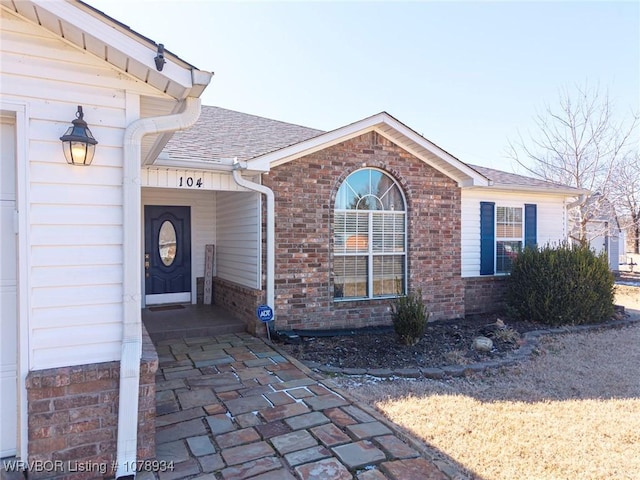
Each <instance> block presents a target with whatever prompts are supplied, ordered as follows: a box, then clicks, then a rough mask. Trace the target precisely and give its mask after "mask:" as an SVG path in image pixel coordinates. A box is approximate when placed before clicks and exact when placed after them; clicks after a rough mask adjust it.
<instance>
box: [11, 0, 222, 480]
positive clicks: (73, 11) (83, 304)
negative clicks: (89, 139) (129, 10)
mask: <svg viewBox="0 0 640 480" xmlns="http://www.w3.org/2000/svg"><path fill="white" fill-rule="evenodd" d="M0 9H1V10H0V15H1V17H0V55H1V72H0V88H1V93H2V97H1V99H0V118H1V119H2V122H1V125H2V137H1V140H2V143H1V146H2V162H1V164H0V167H1V171H0V178H1V182H0V206H1V213H2V216H1V228H0V235H1V236H0V247H1V248H0V250H1V255H2V256H1V269H0V272H1V281H0V295H1V296H0V299H1V300H0V308H1V312H0V315H1V321H2V326H1V328H2V330H1V332H0V342H1V345H0V375H1V378H0V382H1V385H0V392H1V395H2V398H1V402H0V415H1V417H0V457H2V458H4V457H7V456H9V457H11V456H14V455H15V456H17V457H18V458H20V459H21V460H23V461H24V462H41V463H40V465H41V466H45V467H46V465H49V467H54V464H51V463H44V462H49V461H54V460H55V461H60V462H66V461H67V460H71V461H78V462H92V463H91V464H93V465H100V464H103V465H109V466H110V465H111V464H112V462H113V461H116V460H117V462H118V476H125V475H130V474H132V472H131V468H127V466H129V467H130V466H132V465H135V460H136V459H141V458H148V457H150V456H154V455H155V447H154V445H155V423H154V416H155V405H154V397H155V395H154V389H155V386H154V385H155V370H156V368H157V356H156V355H155V351H154V350H153V348H152V347H151V348H148V347H149V345H148V344H143V338H142V330H141V321H140V316H141V311H140V308H141V301H140V294H141V286H142V285H141V278H142V277H141V271H142V268H141V266H142V252H141V243H140V226H141V219H142V217H141V209H140V181H139V179H140V167H141V162H142V161H147V160H148V159H149V158H153V157H155V156H156V155H157V153H158V152H159V151H160V150H161V149H162V148H163V146H164V145H165V143H166V141H167V140H168V138H169V136H170V133H171V131H174V130H177V129H179V128H185V127H187V126H189V125H190V124H192V123H193V122H195V120H196V119H197V118H198V115H199V112H200V100H199V98H198V97H199V96H200V95H201V93H202V91H203V90H204V88H205V87H206V86H207V85H208V83H209V81H210V78H211V74H210V73H209V72H205V71H201V70H198V69H196V68H195V67H193V66H191V65H189V64H188V63H186V62H185V61H183V60H181V59H180V58H178V57H176V56H175V55H173V54H171V53H169V52H168V51H167V52H163V51H162V50H160V51H159V47H158V46H157V45H156V44H155V43H154V42H152V41H150V40H148V39H146V38H144V37H142V36H140V35H139V34H137V33H135V32H133V31H131V30H130V29H129V28H127V27H126V26H124V25H122V24H120V23H118V22H117V21H115V20H113V19H111V18H109V17H106V16H105V15H103V14H102V13H100V12H98V11H96V10H95V9H93V8H91V7H90V6H88V5H86V4H83V3H81V2H74V1H69V2H67V1H45V0H20V1H11V0H2V1H0ZM78 105H80V106H82V107H83V112H84V120H85V121H86V122H87V123H88V126H89V129H90V130H91V131H92V133H93V135H94V136H95V138H96V139H97V141H98V145H97V146H96V149H95V158H94V160H93V164H92V165H90V166H73V165H69V164H67V162H66V161H65V157H64V155H63V149H62V143H61V141H60V140H59V138H60V137H61V136H62V135H64V134H65V131H66V130H67V129H68V128H69V126H70V123H71V121H72V120H74V118H75V116H76V113H77V110H78ZM170 114H175V115H170ZM136 445H137V447H136ZM33 465H36V464H33ZM62 473H63V472H62V471H60V469H59V468H55V469H51V468H50V469H49V470H48V471H46V468H45V469H40V470H39V471H36V470H33V469H32V471H31V472H30V477H29V478H39V477H43V478H53V477H56V476H58V475H61V474H62ZM95 473H96V472H91V473H89V474H86V475H87V476H94V475H95ZM74 478H82V475H81V474H78V476H76V477H74Z"/></svg>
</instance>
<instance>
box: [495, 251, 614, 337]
mask: <svg viewBox="0 0 640 480" xmlns="http://www.w3.org/2000/svg"><path fill="white" fill-rule="evenodd" d="M613 296H614V277H613V274H612V273H611V271H610V270H609V265H608V262H607V258H606V255H605V254H603V255H600V256H596V255H595V253H594V252H593V251H592V250H590V249H589V248H588V247H587V246H579V245H569V244H567V243H563V244H561V245H558V246H556V247H551V246H546V247H544V248H541V249H535V248H527V249H525V250H524V251H522V252H521V253H519V254H518V256H517V257H516V258H515V259H514V262H513V267H512V270H511V276H510V278H509V280H508V290H507V305H508V308H509V311H510V313H511V314H513V315H514V316H515V317H517V318H520V319H523V320H531V321H534V322H539V323H544V324H548V325H578V324H584V323H597V322H602V321H604V320H608V319H609V318H611V316H612V315H613Z"/></svg>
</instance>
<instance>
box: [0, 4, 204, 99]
mask: <svg viewBox="0 0 640 480" xmlns="http://www.w3.org/2000/svg"><path fill="white" fill-rule="evenodd" d="M1 1H2V5H3V6H5V7H7V8H8V9H10V10H11V11H14V12H16V13H17V14H18V15H21V16H22V17H24V18H26V19H27V20H29V21H31V22H33V23H36V24H38V25H40V26H41V27H43V28H45V29H47V30H48V31H50V32H51V33H53V34H55V35H57V36H59V37H60V38H62V39H63V40H65V41H66V42H68V43H70V44H72V45H75V46H76V47H77V48H79V49H81V50H84V51H87V52H89V53H91V54H93V55H95V56H97V57H98V58H100V59H101V60H103V61H106V62H107V63H109V64H111V65H113V66H114V67H115V68H118V69H119V70H121V71H123V72H125V73H126V74H127V75H129V76H131V77H133V78H135V79H137V80H139V81H141V82H144V83H147V84H149V85H150V86H152V87H154V88H156V89H157V90H159V91H161V92H163V93H166V94H168V95H170V96H172V97H173V98H176V99H177V100H181V99H183V98H186V97H198V96H200V95H201V94H202V92H203V91H204V89H205V88H206V86H207V85H208V84H209V81H210V80H211V76H212V74H211V73H210V72H205V71H202V70H198V69H197V68H195V67H193V66H191V65H189V64H188V63H186V62H184V61H183V60H181V59H179V58H178V57H176V56H175V55H173V54H170V55H165V60H166V63H165V65H164V67H163V69H162V71H161V72H160V71H158V70H157V69H156V66H155V60H154V58H155V57H156V55H157V45H156V44H155V43H154V42H153V41H151V40H149V39H147V38H146V37H143V36H142V35H138V34H137V33H135V32H134V31H133V30H129V31H127V30H125V29H124V27H123V26H122V24H120V23H119V22H117V21H116V20H114V19H111V18H110V17H109V16H107V15H105V14H103V13H102V12H100V11H98V10H96V9H94V8H93V7H91V6H89V5H86V4H84V3H82V2H76V1H62V2H53V1H50V0H21V1H20V2H12V1H7V0H1ZM36 12H46V13H47V14H48V15H43V14H42V13H41V14H40V15H38V14H36ZM65 24H66V25H67V26H68V27H70V28H67V30H68V31H65V29H64V26H65ZM100 45H105V46H107V47H108V48H103V49H100V48H97V46H100ZM92 47H93V48H92ZM108 49H112V50H113V54H112V55H111V59H110V55H109V53H110V52H108ZM101 50H102V51H101ZM115 58H118V59H122V58H126V59H127V62H126V64H124V65H123V64H121V63H122V62H118V63H117V62H116V61H115V60H113V59H115Z"/></svg>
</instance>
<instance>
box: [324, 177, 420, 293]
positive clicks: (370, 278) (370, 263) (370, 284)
mask: <svg viewBox="0 0 640 480" xmlns="http://www.w3.org/2000/svg"><path fill="white" fill-rule="evenodd" d="M365 170H373V171H378V172H380V173H382V175H384V176H385V177H387V178H388V179H389V180H391V181H392V182H393V184H394V185H395V186H396V187H397V188H398V191H399V192H400V195H401V197H402V202H403V204H404V209H403V210H395V209H394V210H357V209H342V208H341V209H337V208H336V207H335V205H336V203H337V197H338V192H339V191H340V188H341V187H342V186H343V185H344V183H345V182H346V181H347V180H348V179H349V177H351V176H352V175H353V174H355V173H358V172H361V171H365ZM333 205H334V207H333V215H332V221H331V239H332V246H331V263H332V268H331V286H332V287H333V293H332V298H333V301H334V302H351V301H363V300H364V301H370V300H385V299H390V298H395V297H396V296H397V294H388V295H379V296H374V281H375V278H374V275H373V268H374V258H375V257H392V256H402V257H403V261H402V269H403V272H402V273H403V282H402V283H403V285H402V289H403V292H406V291H407V285H408V256H409V255H408V251H409V242H408V223H409V222H408V219H409V215H408V213H409V212H408V208H407V198H406V195H405V192H404V190H403V188H402V186H401V185H400V183H399V182H398V181H397V180H396V179H395V178H394V177H393V176H391V175H390V174H389V173H388V172H386V171H384V170H382V169H380V168H375V167H364V168H359V169H357V170H354V171H352V172H350V173H349V175H347V176H346V177H345V178H344V179H343V180H342V182H341V183H340V184H339V185H338V188H337V190H336V195H335V198H334V202H333ZM345 212H360V213H367V221H368V228H367V236H368V243H367V250H366V252H363V251H362V250H359V249H357V250H355V251H354V252H348V253H347V252H340V253H338V252H337V249H336V243H335V238H336V231H335V226H336V214H337V213H345ZM385 213H390V214H393V215H402V216H403V217H404V222H403V223H404V228H403V231H402V235H403V239H404V242H403V250H402V251H401V252H377V251H374V242H373V229H374V221H373V219H374V216H375V215H376V214H379V215H384V214H385ZM356 256H366V257H367V273H366V275H367V292H368V295H367V296H359V297H336V296H335V295H336V288H335V285H336V283H335V278H336V276H337V275H336V274H335V272H334V269H333V265H334V264H335V258H336V257H356Z"/></svg>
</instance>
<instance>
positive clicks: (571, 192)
mask: <svg viewBox="0 0 640 480" xmlns="http://www.w3.org/2000/svg"><path fill="white" fill-rule="evenodd" d="M468 189H469V190H477V189H481V190H485V191H496V192H528V193H538V194H541V195H551V196H556V197H558V196H560V197H579V196H580V195H588V194H589V190H585V189H577V188H571V187H569V188H566V189H564V188H542V187H534V186H526V185H504V184H493V185H491V186H487V187H482V186H473V187H468Z"/></svg>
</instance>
